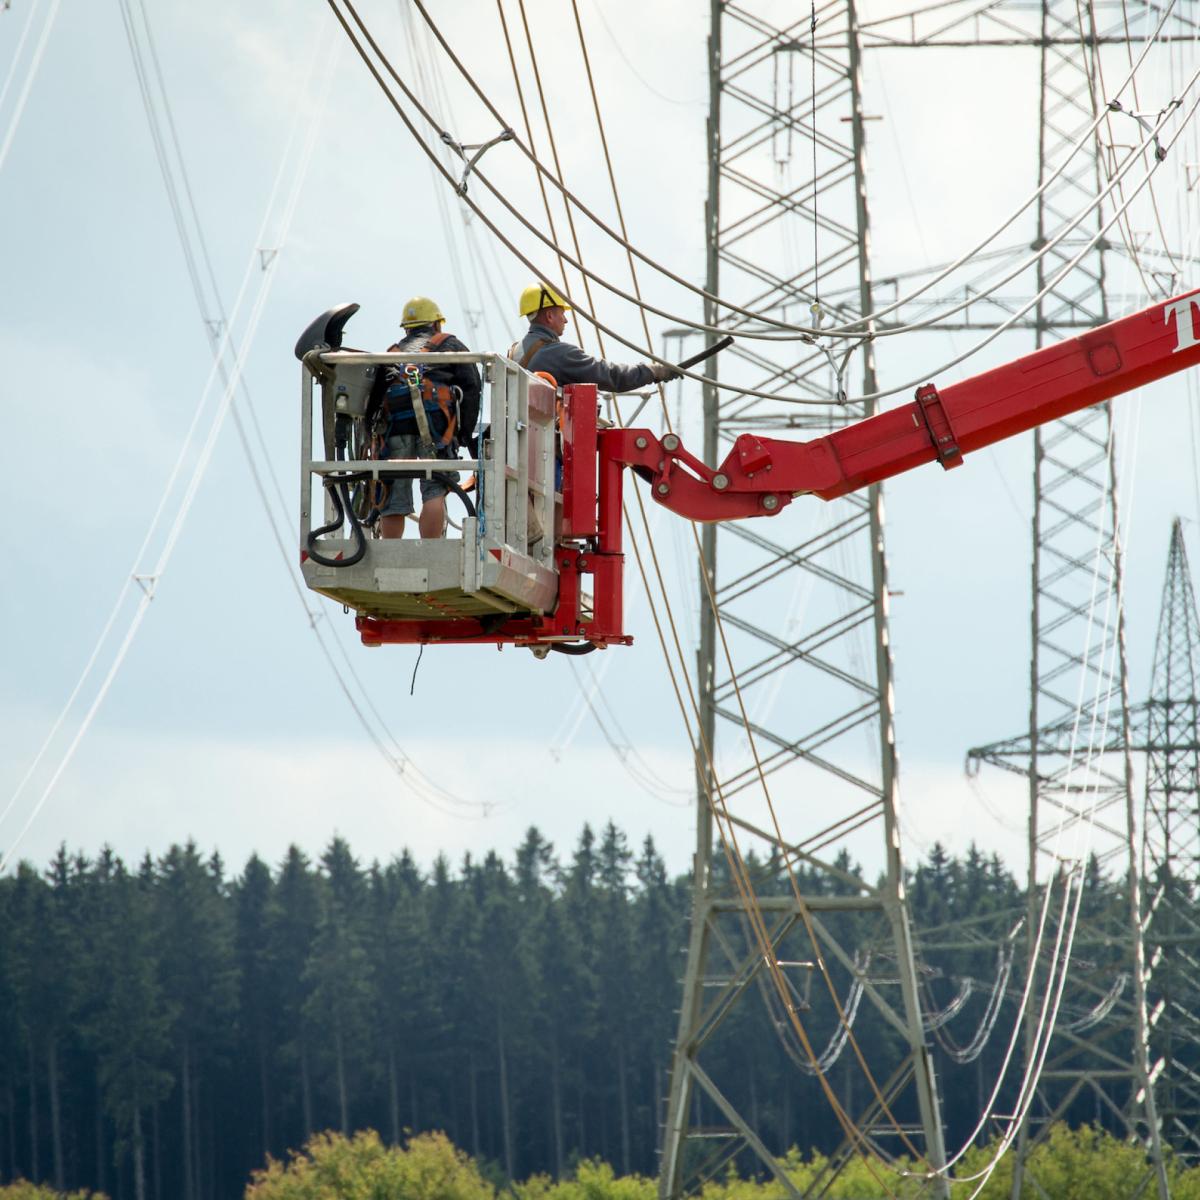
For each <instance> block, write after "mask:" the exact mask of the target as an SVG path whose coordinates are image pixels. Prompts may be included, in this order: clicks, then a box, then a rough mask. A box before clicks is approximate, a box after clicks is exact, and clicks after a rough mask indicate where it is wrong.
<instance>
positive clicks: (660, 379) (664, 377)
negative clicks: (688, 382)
mask: <svg viewBox="0 0 1200 1200" xmlns="http://www.w3.org/2000/svg"><path fill="white" fill-rule="evenodd" d="M650 374H651V376H652V377H653V379H654V382H655V383H670V382H671V380H672V379H682V378H683V372H682V371H677V370H676V369H675V368H674V367H672V366H670V365H669V364H668V363H651V364H650Z"/></svg>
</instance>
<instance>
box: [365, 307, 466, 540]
mask: <svg viewBox="0 0 1200 1200" xmlns="http://www.w3.org/2000/svg"><path fill="white" fill-rule="evenodd" d="M445 319H446V318H445V316H443V314H442V310H441V309H440V308H439V307H438V306H437V304H436V303H435V302H434V301H433V300H430V299H429V297H428V296H414V297H413V298H412V299H411V300H410V301H409V302H408V303H407V304H406V305H405V306H404V311H403V313H402V314H401V318H400V324H401V326H402V327H403V329H404V337H403V338H401V340H400V341H399V342H397V343H396V344H395V345H394V346H389V347H388V351H389V353H398V352H412V353H414V354H420V353H423V352H433V351H438V352H442V353H465V352H466V350H467V347H466V346H464V345H463V343H462V342H461V341H459V339H458V338H456V337H455V336H454V335H453V334H452V333H445V332H443V330H442V324H443V322H444V321H445ZM378 379H379V381H378V383H377V385H376V386H377V388H378V392H377V394H376V396H375V397H373V399H375V400H378V401H380V402H383V401H386V403H387V411H388V414H389V416H388V425H387V433H386V438H387V440H386V444H385V449H384V454H383V457H384V458H446V459H455V458H457V457H458V448H459V446H466V447H468V450H469V452H470V453H471V454H474V453H475V447H476V441H475V426H476V423H477V422H478V420H479V397H480V391H481V388H480V382H479V369H478V368H477V367H476V366H474V365H473V364H472V363H443V364H431V365H430V366H427V367H422V368H420V369H416V368H411V369H409V368H408V364H405V363H396V364H394V365H392V366H389V367H387V368H385V369H384V370H383V371H381V372H380V375H379V377H378ZM417 397H419V403H418V400H417ZM419 478H420V482H421V515H420V516H419V517H418V518H417V529H418V531H419V532H420V535H421V537H423V538H439V537H441V536H442V534H443V532H444V531H445V527H446V492H447V491H448V490H449V488H448V486H447V484H448V482H454V481H457V479H458V472H457V471H445V472H438V474H436V475H433V476H430V477H429V478H426V477H425V476H420V477H419ZM412 485H413V479H412V477H410V478H407V479H403V478H401V479H393V480H392V481H391V487H390V490H389V493H388V497H387V500H386V502H385V503H384V504H383V506H382V507H381V508H380V510H379V532H380V534H381V535H382V536H383V537H385V538H398V537H403V536H404V519H405V517H409V516H412V513H413V488H412Z"/></svg>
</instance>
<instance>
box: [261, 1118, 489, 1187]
mask: <svg viewBox="0 0 1200 1200" xmlns="http://www.w3.org/2000/svg"><path fill="white" fill-rule="evenodd" d="M495 1195H496V1193H495V1189H493V1188H492V1186H491V1185H490V1184H489V1183H487V1182H486V1181H485V1180H484V1179H483V1177H482V1176H481V1175H480V1173H479V1170H478V1168H477V1167H476V1166H475V1164H474V1163H473V1162H472V1161H471V1160H470V1159H469V1158H468V1157H467V1156H466V1155H465V1154H464V1153H463V1152H462V1151H461V1150H456V1149H455V1148H454V1146H453V1145H451V1143H450V1140H449V1139H448V1138H447V1137H446V1135H445V1134H442V1133H423V1134H419V1135H417V1136H416V1137H413V1138H410V1139H409V1141H408V1144H407V1145H406V1146H404V1147H397V1146H385V1145H384V1144H383V1142H382V1141H380V1138H379V1134H377V1133H376V1132H375V1131H374V1130H366V1131H364V1132H362V1133H356V1134H355V1135H354V1136H353V1137H352V1138H346V1137H343V1136H342V1135H341V1134H338V1133H318V1134H317V1135H316V1136H315V1137H313V1138H312V1139H310V1141H309V1142H308V1144H307V1145H306V1146H305V1147H304V1149H303V1150H301V1151H298V1152H296V1153H294V1154H292V1156H291V1158H290V1160H289V1161H288V1162H286V1163H281V1162H276V1161H275V1160H274V1159H272V1160H270V1161H269V1162H268V1164H267V1167H266V1169H265V1170H262V1171H256V1172H255V1173H254V1177H253V1179H252V1180H251V1181H250V1183H249V1185H248V1186H247V1188H246V1200H495Z"/></svg>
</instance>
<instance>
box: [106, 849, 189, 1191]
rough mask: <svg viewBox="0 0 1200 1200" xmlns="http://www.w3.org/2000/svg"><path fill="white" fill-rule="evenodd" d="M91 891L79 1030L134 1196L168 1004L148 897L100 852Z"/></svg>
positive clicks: (166, 1077) (166, 1037)
mask: <svg viewBox="0 0 1200 1200" xmlns="http://www.w3.org/2000/svg"><path fill="white" fill-rule="evenodd" d="M99 870H100V872H101V874H100V886H99V888H98V889H97V891H96V894H95V908H94V910H93V916H94V918H95V921H94V924H93V925H92V943H91V954H90V957H89V961H88V977H89V979H90V980H91V983H92V995H93V999H94V1002H93V1006H92V1008H91V1011H90V1014H89V1018H88V1022H87V1025H86V1037H87V1040H88V1042H89V1044H90V1045H91V1047H92V1049H93V1052H94V1053H95V1055H96V1062H97V1072H98V1076H99V1082H100V1087H101V1090H102V1094H103V1098H104V1107H105V1110H106V1112H107V1113H108V1115H109V1117H110V1118H111V1119H112V1121H113V1125H114V1126H115V1128H116V1130H117V1135H118V1141H117V1144H116V1151H117V1153H118V1155H120V1154H121V1153H122V1152H124V1151H125V1150H128V1151H129V1153H130V1157H131V1159H132V1164H133V1183H134V1196H135V1200H146V1171H145V1158H146V1153H145V1149H146V1130H145V1116H146V1113H147V1111H149V1110H150V1109H151V1108H152V1107H153V1106H154V1105H155V1104H157V1103H158V1102H159V1101H160V1100H162V1099H163V1098H165V1097H166V1096H167V1095H168V1094H169V1092H170V1088H171V1084H172V1078H171V1076H170V1074H169V1073H168V1072H167V1071H166V1070H165V1068H164V1062H165V1059H166V1056H167V1053H168V1047H169V1046H170V1042H171V1027H172V1023H173V1019H174V1017H175V1016H176V1010H175V1009H174V1008H173V1006H172V1005H171V1004H170V1003H169V1002H167V1001H166V1000H165V999H164V997H163V994H162V990H161V988H160V986H159V982H158V966H159V964H158V958H157V954H156V942H157V938H156V931H155V928H154V919H153V903H152V901H153V897H152V893H151V891H150V890H149V888H148V887H147V886H146V885H145V883H144V882H143V881H141V880H137V879H134V878H132V877H131V876H130V875H129V874H128V872H127V871H126V870H125V867H124V865H123V864H122V863H121V861H120V860H119V859H116V860H115V861H113V860H111V859H109V858H107V857H106V856H102V858H101V863H100V867H99Z"/></svg>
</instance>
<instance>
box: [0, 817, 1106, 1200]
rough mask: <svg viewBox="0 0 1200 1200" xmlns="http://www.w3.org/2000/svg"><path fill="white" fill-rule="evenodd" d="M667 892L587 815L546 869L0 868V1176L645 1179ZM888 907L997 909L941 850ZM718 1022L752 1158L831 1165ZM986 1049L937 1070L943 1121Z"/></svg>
mask: <svg viewBox="0 0 1200 1200" xmlns="http://www.w3.org/2000/svg"><path fill="white" fill-rule="evenodd" d="M689 886H690V885H689V880H688V879H687V878H686V877H677V878H672V877H671V876H670V875H669V874H668V872H667V869H666V867H665V865H664V863H663V860H662V858H661V856H660V855H659V854H658V852H657V850H656V848H655V846H654V843H653V842H652V840H650V839H649V838H648V839H646V841H645V842H644V843H643V845H642V846H641V847H640V848H639V849H638V850H637V851H636V852H635V851H634V850H632V849H631V848H630V846H629V845H628V843H627V840H626V838H625V836H624V835H623V834H622V833H621V831H620V830H618V829H617V828H616V827H615V826H614V825H612V824H609V825H608V826H607V827H606V828H605V829H604V830H603V831H602V832H601V833H600V834H599V835H598V836H597V835H596V834H595V833H594V832H593V831H592V830H591V829H590V828H589V827H587V826H585V827H584V829H583V831H582V833H581V835H580V837H579V839H578V841H577V842H576V844H575V845H574V847H573V848H571V850H570V852H569V853H568V854H567V855H566V856H565V857H560V856H559V855H558V854H556V852H555V850H554V848H553V847H552V846H551V845H550V844H549V843H548V842H547V841H546V840H545V839H544V838H543V837H542V835H541V834H540V833H539V832H538V830H536V829H530V830H529V831H528V833H527V834H526V836H525V839H524V841H523V842H522V843H521V844H520V846H519V847H518V848H517V850H516V852H515V854H514V855H513V856H512V858H511V861H505V860H504V859H502V858H501V857H500V856H499V855H498V854H497V853H495V852H492V853H489V854H487V855H486V856H485V857H483V858H481V859H476V858H472V857H466V858H464V859H463V860H462V862H461V863H460V864H458V865H457V866H456V867H452V865H451V864H450V863H449V862H448V861H447V860H446V859H445V858H444V857H440V858H438V859H437V860H436V861H435V862H434V863H433V864H432V867H431V868H429V869H428V870H422V869H421V868H420V867H419V866H418V864H417V863H416V862H414V860H413V859H412V858H411V856H409V855H408V854H407V853H406V854H402V855H400V856H399V857H397V858H395V859H393V860H392V861H390V862H388V863H379V862H371V863H369V864H364V863H363V862H361V861H360V860H359V859H357V858H356V857H355V855H354V854H353V852H352V849H351V847H350V846H349V845H347V843H346V842H345V841H343V840H341V839H340V838H335V839H333V840H332V841H331V842H330V844H329V845H328V847H327V848H326V849H325V851H324V853H323V854H321V856H320V857H319V859H318V860H316V861H310V859H309V858H308V857H306V856H305V855H304V854H303V853H302V852H301V851H300V850H299V849H297V848H295V847H292V848H291V849H290V850H289V851H288V852H287V854H286V855H285V856H284V858H283V860H282V862H280V863H279V864H278V865H277V866H275V867H274V868H272V867H271V866H269V865H268V864H266V863H264V862H263V861H262V860H261V859H260V858H259V857H257V856H252V857H251V858H250V859H249V861H248V862H247V863H246V864H245V866H244V867H243V868H242V870H241V871H240V873H236V874H231V873H230V872H229V871H228V870H227V868H226V865H225V864H224V862H223V861H222V860H221V858H220V857H219V856H218V855H216V854H213V855H211V856H207V857H206V856H204V855H202V854H201V852H200V851H199V850H198V848H197V847H196V846H195V845H193V844H190V843H189V844H187V845H184V846H174V847H172V848H171V849H170V850H169V851H168V852H167V853H166V854H164V855H163V856H161V857H160V858H158V859H152V858H151V857H149V856H147V857H145V858H144V859H143V860H142V862H141V863H139V864H137V866H136V867H133V866H130V865H127V864H126V863H124V862H123V861H122V860H121V859H120V858H119V857H118V856H117V855H116V854H114V853H113V852H112V851H111V850H108V849H105V850H103V851H101V852H100V853H99V855H97V856H96V857H95V858H88V857H86V856H84V855H82V854H79V853H75V854H72V853H69V852H68V851H67V849H66V848H63V849H60V851H59V853H58V854H57V855H56V856H55V858H54V860H53V861H52V862H51V863H50V864H49V867H48V868H47V869H45V870H39V869H37V868H36V867H34V866H33V865H31V864H29V863H22V864H21V865H20V867H19V868H18V869H17V871H16V872H15V874H12V875H10V876H7V877H5V878H3V879H0V1183H2V1182H5V1181H10V1180H13V1179H16V1178H26V1179H30V1180H33V1181H35V1182H36V1181H39V1180H41V1181H45V1182H47V1183H50V1184H52V1185H54V1186H55V1187H57V1188H60V1189H66V1188H84V1187H86V1188H92V1189H95V1190H97V1191H101V1192H105V1193H108V1194H110V1195H112V1196H113V1197H115V1200H151V1198H152V1200H164V1198H167V1197H171V1198H175V1197H178V1198H179V1200H233V1198H234V1197H238V1196H240V1195H241V1194H242V1190H243V1189H244V1187H245V1183H246V1180H247V1178H248V1176H249V1174H250V1172H251V1171H252V1170H253V1169H254V1168H257V1167H261V1166H262V1165H263V1163H264V1162H265V1161H266V1158H267V1156H268V1155H272V1156H275V1157H277V1158H278V1157H280V1156H281V1155H283V1154H284V1153H285V1152H286V1151H287V1150H288V1149H289V1148H294V1147H297V1146H300V1145H302V1144H303V1143H304V1142H305V1141H307V1140H308V1138H309V1137H310V1136H311V1135H312V1134H313V1133H314V1132H316V1131H319V1130H323V1129H331V1130H337V1131H341V1132H342V1133H350V1132H352V1131H354V1130H356V1129H364V1128H373V1129H377V1130H379V1131H380V1133H381V1134H382V1136H383V1138H384V1139H385V1141H390V1142H392V1143H399V1142H400V1141H401V1140H402V1138H403V1137H404V1134H405V1131H421V1130H440V1131H445V1132H446V1133H447V1134H448V1136H449V1137H450V1138H451V1139H452V1140H453V1142H454V1143H455V1144H456V1145H458V1146H461V1147H463V1149H464V1150H465V1151H466V1152H468V1153H469V1154H471V1155H472V1156H473V1157H474V1158H476V1159H479V1160H480V1161H482V1162H485V1163H488V1164H490V1165H491V1166H490V1169H491V1170H493V1171H494V1172H495V1175H496V1177H497V1178H507V1179H517V1178H524V1177H527V1176H530V1175H532V1174H535V1173H538V1172H547V1173H549V1174H551V1175H553V1176H555V1177H561V1176H563V1175H564V1174H565V1173H566V1172H567V1171H568V1169H569V1168H570V1167H571V1166H572V1165H573V1164H575V1163H578V1162H579V1161H580V1160H583V1159H591V1158H599V1159H602V1160H604V1161H606V1162H609V1163H611V1164H612V1165H613V1166H614V1168H615V1169H616V1170H617V1171H618V1172H619V1173H621V1174H629V1173H631V1172H641V1173H643V1174H653V1173H654V1172H655V1171H656V1169H657V1159H656V1153H657V1148H658V1138H659V1132H660V1130H659V1126H660V1122H661V1119H662V1115H663V1108H664V1104H665V1096H666V1090H667V1086H668V1072H669V1066H670V1053H671V1039H672V1038H673V1036H674V1033H675V1024H676V1021H677V1015H676V1014H677V1010H678V1006H679V989H680V979H681V976H682V973H683V966H684V950H685V947H686V944H687V934H688V928H687V926H688V904H689V895H690V893H689ZM1092 886H1094V887H1095V888H1097V889H1104V888H1106V887H1108V886H1109V885H1107V884H1106V883H1105V882H1104V881H1103V880H1102V879H1100V878H1099V877H1098V876H1097V877H1096V878H1094V879H1093V881H1092ZM911 897H912V903H913V908H914V919H915V923H916V924H917V926H918V928H920V927H921V926H922V924H925V925H937V924H948V923H955V922H963V921H970V920H972V919H976V918H980V917H986V916H987V914H988V913H991V912H996V911H1001V910H1005V911H1007V910H1013V909H1016V908H1018V907H1019V906H1020V904H1021V893H1020V889H1019V888H1018V886H1017V885H1016V883H1015V882H1014V880H1013V878H1012V877H1011V875H1010V874H1009V873H1008V872H1007V871H1006V870H1005V868H1004V867H1003V866H1002V864H1001V863H1000V862H999V860H998V859H996V858H995V857H994V856H993V857H990V858H989V857H986V856H984V855H982V854H980V853H979V852H977V851H975V850H972V851H971V852H970V853H969V854H968V855H967V856H966V857H965V858H963V859H962V860H957V859H953V858H950V857H949V856H947V855H946V854H945V853H944V852H943V851H942V850H941V849H940V848H939V847H935V848H934V851H933V852H932V853H931V855H930V856H929V858H928V860H927V861H926V862H924V863H922V864H920V865H919V866H918V867H917V868H916V870H915V871H914V872H913V874H912V879H911ZM981 954H982V952H981ZM989 962H990V960H989V959H987V958H986V956H981V957H980V961H979V963H978V964H976V965H975V966H972V967H971V969H973V970H974V969H976V967H977V968H978V969H979V971H980V973H981V975H985V974H986V972H987V970H988V968H989ZM968 965H969V966H971V964H968ZM731 1021H736V1022H738V1023H740V1025H739V1028H738V1029H737V1030H735V1032H738V1033H739V1034H740V1040H733V1039H731V1042H730V1049H729V1053H730V1054H744V1045H745V1044H746V1035H747V1034H749V1035H750V1040H751V1041H752V1042H753V1044H754V1045H755V1046H756V1047H759V1046H761V1047H762V1051H761V1052H758V1051H757V1050H756V1052H755V1053H754V1054H753V1055H751V1056H750V1057H749V1058H748V1060H747V1062H746V1063H745V1064H744V1065H745V1070H744V1071H743V1074H744V1075H745V1078H746V1088H747V1095H748V1096H750V1097H752V1098H753V1103H754V1105H755V1115H756V1120H757V1122H758V1123H759V1124H760V1125H761V1126H762V1128H763V1129H764V1130H765V1131H766V1133H767V1136H768V1137H769V1144H771V1145H773V1146H775V1147H778V1149H779V1150H780V1151H782V1150H784V1149H786V1148H787V1147H788V1146H792V1145H798V1146H800V1147H801V1148H802V1149H803V1150H805V1151H808V1150H816V1151H823V1152H826V1153H828V1152H830V1151H832V1150H833V1149H834V1148H835V1147H836V1145H837V1143H838V1140H839V1128H838V1125H837V1122H836V1120H835V1118H834V1116H833V1114H832V1113H830V1112H829V1111H828V1106H827V1105H825V1104H823V1103H822V1102H821V1100H820V1098H819V1095H818V1093H817V1091H816V1085H815V1082H814V1081H813V1080H812V1079H810V1078H807V1077H804V1076H802V1075H800V1073H799V1072H797V1071H796V1070H795V1068H794V1067H793V1065H792V1064H791V1062H790V1061H789V1059H788V1057H787V1055H786V1054H784V1053H782V1052H780V1051H779V1050H778V1047H777V1045H776V1041H775V1039H776V1033H775V1032H774V1031H773V1030H772V1028H771V1027H770V1018H769V1014H768V1013H767V1011H766V1009H765V1007H764V1006H763V1005H761V1004H744V1005H742V1006H741V1008H740V1009H739V1010H738V1012H737V1014H736V1016H735V1017H734V1018H731ZM876 1024H881V1023H876ZM871 1036H872V1037H878V1038H886V1037H888V1036H892V1035H891V1034H890V1033H889V1032H888V1031H886V1030H879V1031H877V1032H875V1033H873V1034H871ZM993 1040H994V1041H996V1042H997V1043H999V1042H1000V1041H1002V1040H1003V1039H993ZM739 1047H742V1048H739ZM1002 1051H1003V1047H1002V1046H1001V1045H999V1044H997V1045H995V1046H991V1045H989V1046H987V1047H985V1050H984V1053H983V1054H982V1055H980V1056H979V1058H978V1059H976V1060H975V1062H974V1063H973V1065H972V1066H971V1068H970V1069H969V1070H959V1071H953V1070H950V1071H947V1072H946V1073H944V1075H943V1078H942V1080H941V1084H942V1093H943V1099H944V1102H945V1106H946V1110H947V1112H948V1113H950V1114H952V1116H953V1117H954V1119H955V1120H959V1121H966V1120H967V1119H968V1117H969V1114H970V1113H973V1112H977V1111H978V1104H977V1100H978V1098H979V1096H980V1095H981V1094H982V1091H983V1088H984V1083H985V1081H986V1080H987V1079H989V1078H990V1075H989V1072H990V1071H992V1070H993V1069H994V1068H995V1065H996V1063H997V1062H998V1060H999V1056H1000V1054H1001V1053H1002ZM716 1052H717V1053H718V1054H719V1053H721V1049H720V1047H719V1046H718V1047H717V1049H716ZM738 1065H739V1067H740V1066H741V1065H742V1064H740V1063H739V1064H738ZM739 1099H741V1098H739ZM1085 1115H1087V1114H1085Z"/></svg>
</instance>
